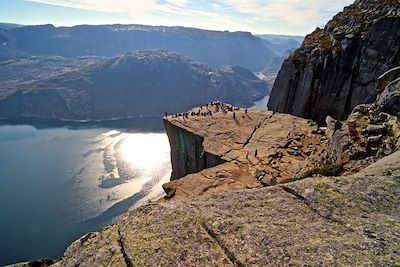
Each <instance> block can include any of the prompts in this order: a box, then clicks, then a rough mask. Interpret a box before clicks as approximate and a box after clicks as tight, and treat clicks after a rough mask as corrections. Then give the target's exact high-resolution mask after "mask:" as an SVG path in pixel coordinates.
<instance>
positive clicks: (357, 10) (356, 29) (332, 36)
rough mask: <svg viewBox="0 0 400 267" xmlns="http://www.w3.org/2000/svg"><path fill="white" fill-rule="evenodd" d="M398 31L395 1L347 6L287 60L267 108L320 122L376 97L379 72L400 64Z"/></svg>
mask: <svg viewBox="0 0 400 267" xmlns="http://www.w3.org/2000/svg"><path fill="white" fill-rule="evenodd" d="M399 29H400V2H399V1H397V0H382V1H376V0H358V1H356V2H355V3H354V4H352V5H351V6H349V7H346V8H345V9H344V11H343V12H341V13H339V14H338V15H336V16H335V17H334V18H333V19H332V20H331V21H329V22H328V24H327V25H326V26H325V28H324V29H316V30H315V31H314V32H313V33H311V34H309V35H308V36H307V37H306V39H305V40H304V43H303V44H302V46H301V48H299V49H298V50H296V51H295V52H294V53H293V54H291V55H290V56H289V58H288V59H287V60H285V62H284V64H283V66H282V69H281V70H280V72H279V75H278V77H277V80H276V82H275V85H274V87H273V90H272V93H271V98H270V102H269V104H268V108H269V109H270V110H273V111H277V112H283V113H289V114H293V115H296V116H301V117H305V118H311V119H313V120H315V121H317V122H319V123H323V122H324V121H325V118H326V116H328V115H330V116H332V117H334V118H336V119H344V118H345V117H346V116H347V115H348V114H350V112H351V110H352V109H353V108H354V107H355V106H356V105H358V104H361V103H368V102H372V101H374V100H375V99H376V96H377V94H378V93H380V92H379V90H378V89H377V83H378V82H377V78H378V77H379V75H381V74H382V73H384V72H385V71H387V70H389V69H391V68H393V67H396V66H398V65H400V31H399Z"/></svg>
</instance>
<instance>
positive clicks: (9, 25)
mask: <svg viewBox="0 0 400 267" xmlns="http://www.w3.org/2000/svg"><path fill="white" fill-rule="evenodd" d="M22 26H24V25H21V24H15V23H0V29H13V28H18V27H22Z"/></svg>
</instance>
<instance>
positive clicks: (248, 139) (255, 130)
mask: <svg viewBox="0 0 400 267" xmlns="http://www.w3.org/2000/svg"><path fill="white" fill-rule="evenodd" d="M273 115H274V114H272V115H271V116H269V117H267V118H265V119H263V120H262V121H261V122H260V123H259V124H257V125H256V126H255V127H254V129H253V132H252V133H251V134H250V136H249V137H248V138H247V139H246V141H245V142H244V143H243V146H242V148H244V147H245V146H246V145H248V144H249V142H250V140H251V139H252V138H253V136H254V134H255V133H256V132H257V130H258V129H259V128H260V127H261V125H262V124H263V123H264V122H265V121H266V120H269V119H270V118H271V117H272V116H273Z"/></svg>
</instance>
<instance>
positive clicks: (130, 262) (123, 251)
mask: <svg viewBox="0 0 400 267" xmlns="http://www.w3.org/2000/svg"><path fill="white" fill-rule="evenodd" d="M118 243H119V246H120V247H121V253H122V256H123V257H124V261H125V264H126V266H127V267H133V266H134V264H133V262H132V261H131V259H130V258H129V256H128V254H126V251H125V246H124V241H122V236H121V232H120V230H119V228H118Z"/></svg>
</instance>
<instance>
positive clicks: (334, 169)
mask: <svg viewBox="0 0 400 267" xmlns="http://www.w3.org/2000/svg"><path fill="white" fill-rule="evenodd" d="M342 172H343V165H342V164H337V163H333V164H327V165H325V166H322V167H314V168H312V169H309V170H307V171H305V172H304V173H303V175H302V176H301V178H302V179H305V178H307V177H311V176H313V175H316V174H320V175H322V176H338V175H340V174H341V173H342Z"/></svg>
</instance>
